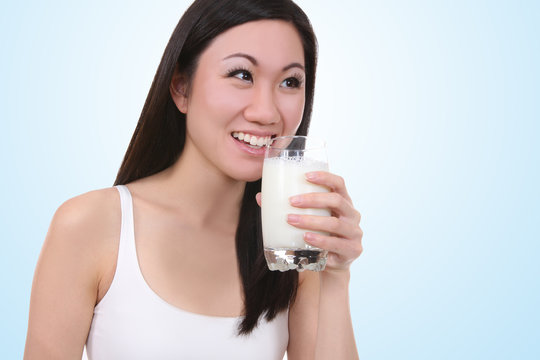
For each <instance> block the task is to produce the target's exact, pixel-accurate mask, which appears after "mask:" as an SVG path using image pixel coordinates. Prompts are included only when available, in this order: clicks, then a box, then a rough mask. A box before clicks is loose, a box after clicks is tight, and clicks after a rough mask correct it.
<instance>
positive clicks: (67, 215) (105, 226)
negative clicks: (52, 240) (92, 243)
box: [51, 187, 120, 239]
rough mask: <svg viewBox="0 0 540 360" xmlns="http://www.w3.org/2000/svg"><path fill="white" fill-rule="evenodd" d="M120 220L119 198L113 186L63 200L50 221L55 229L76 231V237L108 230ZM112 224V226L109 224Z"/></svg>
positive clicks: (85, 236)
mask: <svg viewBox="0 0 540 360" xmlns="http://www.w3.org/2000/svg"><path fill="white" fill-rule="evenodd" d="M119 220H120V199H119V194H118V191H117V190H116V189H115V188H112V187H111V188H105V189H100V190H93V191H90V192H87V193H84V194H82V195H79V196H76V197H74V198H71V199H69V200H67V201H65V202H64V203H63V204H62V205H60V207H59V208H58V209H57V210H56V213H55V214H54V217H53V219H52V222H51V227H53V226H54V228H55V230H62V229H63V230H64V231H77V232H79V235H78V236H77V238H78V239H84V238H88V237H91V236H92V235H96V234H97V233H99V232H105V233H106V232H108V231H111V230H112V228H114V227H115V226H114V225H116V223H119ZM111 225H112V226H111Z"/></svg>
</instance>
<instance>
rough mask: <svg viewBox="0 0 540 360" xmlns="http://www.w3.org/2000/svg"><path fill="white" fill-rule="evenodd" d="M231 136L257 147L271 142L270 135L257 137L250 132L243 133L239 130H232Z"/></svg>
mask: <svg viewBox="0 0 540 360" xmlns="http://www.w3.org/2000/svg"><path fill="white" fill-rule="evenodd" d="M232 136H233V137H235V138H237V139H238V140H241V141H243V142H245V143H248V144H250V145H251V146H257V147H261V146H267V145H270V143H271V142H272V137H271V136H264V137H263V136H261V137H258V136H255V135H251V134H244V133H243V132H239V131H235V132H233V133H232Z"/></svg>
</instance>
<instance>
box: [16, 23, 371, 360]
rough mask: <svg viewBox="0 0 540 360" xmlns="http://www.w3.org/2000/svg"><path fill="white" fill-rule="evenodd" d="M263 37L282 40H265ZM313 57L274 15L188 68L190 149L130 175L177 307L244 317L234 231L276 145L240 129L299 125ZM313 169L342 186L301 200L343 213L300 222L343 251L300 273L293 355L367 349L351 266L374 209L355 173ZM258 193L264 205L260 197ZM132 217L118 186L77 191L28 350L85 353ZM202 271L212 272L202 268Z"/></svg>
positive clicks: (143, 240)
mask: <svg viewBox="0 0 540 360" xmlns="http://www.w3.org/2000/svg"><path fill="white" fill-rule="evenodd" d="M268 34H272V36H271V37H269V36H268ZM261 38H265V39H268V42H265V43H264V46H263V44H262V42H261V41H260V39H261ZM238 54H241V55H238ZM246 55H247V56H246ZM303 64H304V58H303V49H302V44H301V40H300V37H299V35H298V33H297V32H296V30H295V29H294V27H293V26H292V25H290V24H288V23H285V22H282V21H269V20H263V21H255V22H250V23H246V24H243V25H240V26H237V27H234V28H232V29H230V30H228V31H226V32H225V33H223V34H221V35H220V36H218V37H217V38H216V39H214V41H213V42H212V44H211V45H210V46H209V47H208V48H207V49H206V50H205V51H204V52H203V53H202V54H201V57H200V62H199V65H198V67H197V70H196V71H195V75H194V77H193V79H191V83H188V81H187V79H186V77H185V76H184V75H183V74H181V73H178V72H176V73H175V75H174V76H173V79H172V82H171V87H170V91H171V96H172V97H173V100H174V101H175V103H176V105H177V107H178V108H179V110H180V111H182V112H184V113H185V114H186V116H187V135H186V144H185V148H184V152H183V154H182V156H181V157H180V158H179V160H178V161H177V162H176V163H175V164H174V165H173V166H171V167H170V168H168V169H165V170H164V171H162V172H160V173H158V174H155V175H152V176H150V177H147V178H143V179H139V180H137V181H134V182H132V183H130V184H127V186H128V188H129V190H130V192H131V194H132V197H133V205H134V220H135V238H136V246H137V254H138V258H139V264H140V267H141V270H142V273H143V275H144V278H145V280H146V282H147V283H148V285H149V286H150V287H151V288H152V290H154V292H156V293H157V294H158V295H159V296H160V297H161V298H163V299H164V300H165V301H167V302H169V303H170V304H172V305H174V306H177V307H179V308H182V309H184V310H187V311H190V312H194V313H200V314H206V315H212V316H228V317H234V316H240V315H241V314H242V309H243V303H242V287H241V281H240V277H239V274H238V271H237V267H236V263H237V262H236V254H235V245H234V241H235V239H234V236H235V231H236V224H237V223H238V218H239V210H240V204H241V199H242V194H243V189H244V186H245V182H246V181H252V180H255V179H258V178H260V176H261V173H262V156H260V154H253V153H252V152H250V151H249V150H247V149H246V148H245V147H243V146H242V145H241V144H239V143H238V142H237V140H235V139H233V138H232V136H231V133H232V132H234V131H243V132H250V133H254V134H261V135H268V134H275V135H288V134H294V133H295V131H296V129H297V127H298V125H299V124H300V120H301V118H302V112H303V108H304V102H305V88H304V84H303V82H302V81H300V82H296V81H295V80H294V79H302V77H305V74H304V72H303ZM239 68H241V69H242V71H240V72H238V69H239ZM231 70H235V71H236V72H235V73H234V74H233V73H232V72H231ZM308 180H309V181H311V182H313V183H316V184H321V185H324V186H327V187H328V188H330V189H331V190H332V191H331V192H330V193H317V194H304V195H300V196H299V197H298V198H297V199H291V204H292V205H293V206H296V207H300V208H302V207H310V208H319V207H320V208H329V209H331V210H332V216H331V217H314V216H296V217H295V216H294V214H291V216H290V217H289V219H288V221H289V223H291V224H292V225H294V226H297V227H300V228H302V229H306V237H305V239H306V241H307V242H309V243H311V244H313V245H315V246H318V247H321V248H324V249H328V250H329V251H330V253H329V257H328V264H327V268H326V270H325V271H324V272H322V273H315V272H309V271H308V272H303V273H301V274H300V285H299V288H298V295H297V299H296V301H295V303H294V304H293V305H292V307H291V309H290V311H289V333H290V338H289V345H288V358H289V359H290V360H298V359H319V358H320V359H329V358H332V359H355V358H357V357H358V355H357V350H356V345H355V341H354V335H353V330H352V322H351V317H350V312H349V294H348V286H349V279H350V270H349V269H350V264H351V263H352V261H353V260H354V259H355V258H357V257H358V256H359V255H360V253H361V252H362V245H361V240H362V230H361V229H360V227H359V222H360V214H359V213H358V212H357V211H356V210H355V209H354V207H353V205H352V202H351V199H350V197H349V195H348V194H347V190H346V186H345V183H344V181H343V179H342V178H341V177H339V176H336V175H334V174H331V173H327V172H317V173H312V174H311V175H310V177H309V178H308ZM217 198H219V201H215V199H217ZM254 200H256V201H257V202H258V203H259V205H260V194H258V195H257V198H256V199H254ZM120 217H121V211H120V203H119V195H118V192H117V190H116V189H114V188H107V189H102V190H96V191H92V192H89V193H86V194H83V195H80V196H77V197H75V198H73V199H70V200H68V201H66V202H65V203H64V204H62V205H61V206H60V207H59V208H58V210H57V211H56V213H55V215H54V217H53V219H52V222H51V225H50V227H49V231H48V233H47V236H46V239H45V243H44V245H43V249H42V252H41V255H40V258H39V261H38V264H37V267H36V273H35V277H34V283H33V287H32V296H31V300H30V317H29V326H28V335H27V342H26V348H25V356H24V358H25V359H80V358H81V354H82V352H83V348H84V344H85V342H86V338H87V336H88V332H89V328H90V325H91V322H92V316H93V309H94V307H95V305H96V304H97V303H99V301H100V300H101V299H102V298H103V296H104V295H105V294H106V293H107V290H108V289H109V287H110V285H111V283H112V280H113V277H114V272H115V268H116V259H117V255H118V242H119V236H120V221H121V219H120ZM309 230H322V231H326V232H329V233H331V236H323V235H318V234H315V233H312V232H310V231H309ZM178 234H182V236H181V237H179V236H178ZM191 252H201V253H202V252H204V253H205V256H206V257H207V259H208V261H206V262H205V266H201V264H200V263H198V262H197V259H196V257H189V256H188V257H182V259H183V261H181V262H179V261H178V257H179V256H181V254H185V253H191ZM193 268H197V269H198V274H199V275H200V276H197V277H193V276H192V275H191V276H190V274H192V271H190V269H193ZM51 324H54V326H51ZM306 349H312V350H313V353H311V354H310V353H307V352H306Z"/></svg>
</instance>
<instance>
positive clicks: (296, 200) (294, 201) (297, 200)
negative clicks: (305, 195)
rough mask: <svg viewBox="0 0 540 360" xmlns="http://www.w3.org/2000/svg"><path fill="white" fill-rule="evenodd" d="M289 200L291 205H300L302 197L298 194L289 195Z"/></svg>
mask: <svg viewBox="0 0 540 360" xmlns="http://www.w3.org/2000/svg"><path fill="white" fill-rule="evenodd" d="M289 202H290V203H291V205H300V203H302V197H301V196H299V195H295V196H291V197H290V198H289Z"/></svg>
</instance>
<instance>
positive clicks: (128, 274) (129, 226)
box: [115, 185, 140, 284]
mask: <svg viewBox="0 0 540 360" xmlns="http://www.w3.org/2000/svg"><path fill="white" fill-rule="evenodd" d="M115 187H116V188H117V189H118V192H119V194H120V206H121V209H122V225H121V229H120V244H119V246H118V260H117V264H116V274H115V277H117V276H118V277H119V278H120V279H122V280H123V281H126V280H127V281H129V282H131V283H132V284H135V283H138V282H139V281H140V279H139V276H138V275H139V272H140V270H139V261H138V258H137V249H136V246H135V225H134V224H135V223H134V221H133V198H132V197H131V193H130V192H129V189H128V187H127V186H125V185H116V186H115ZM120 279H119V280H120Z"/></svg>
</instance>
